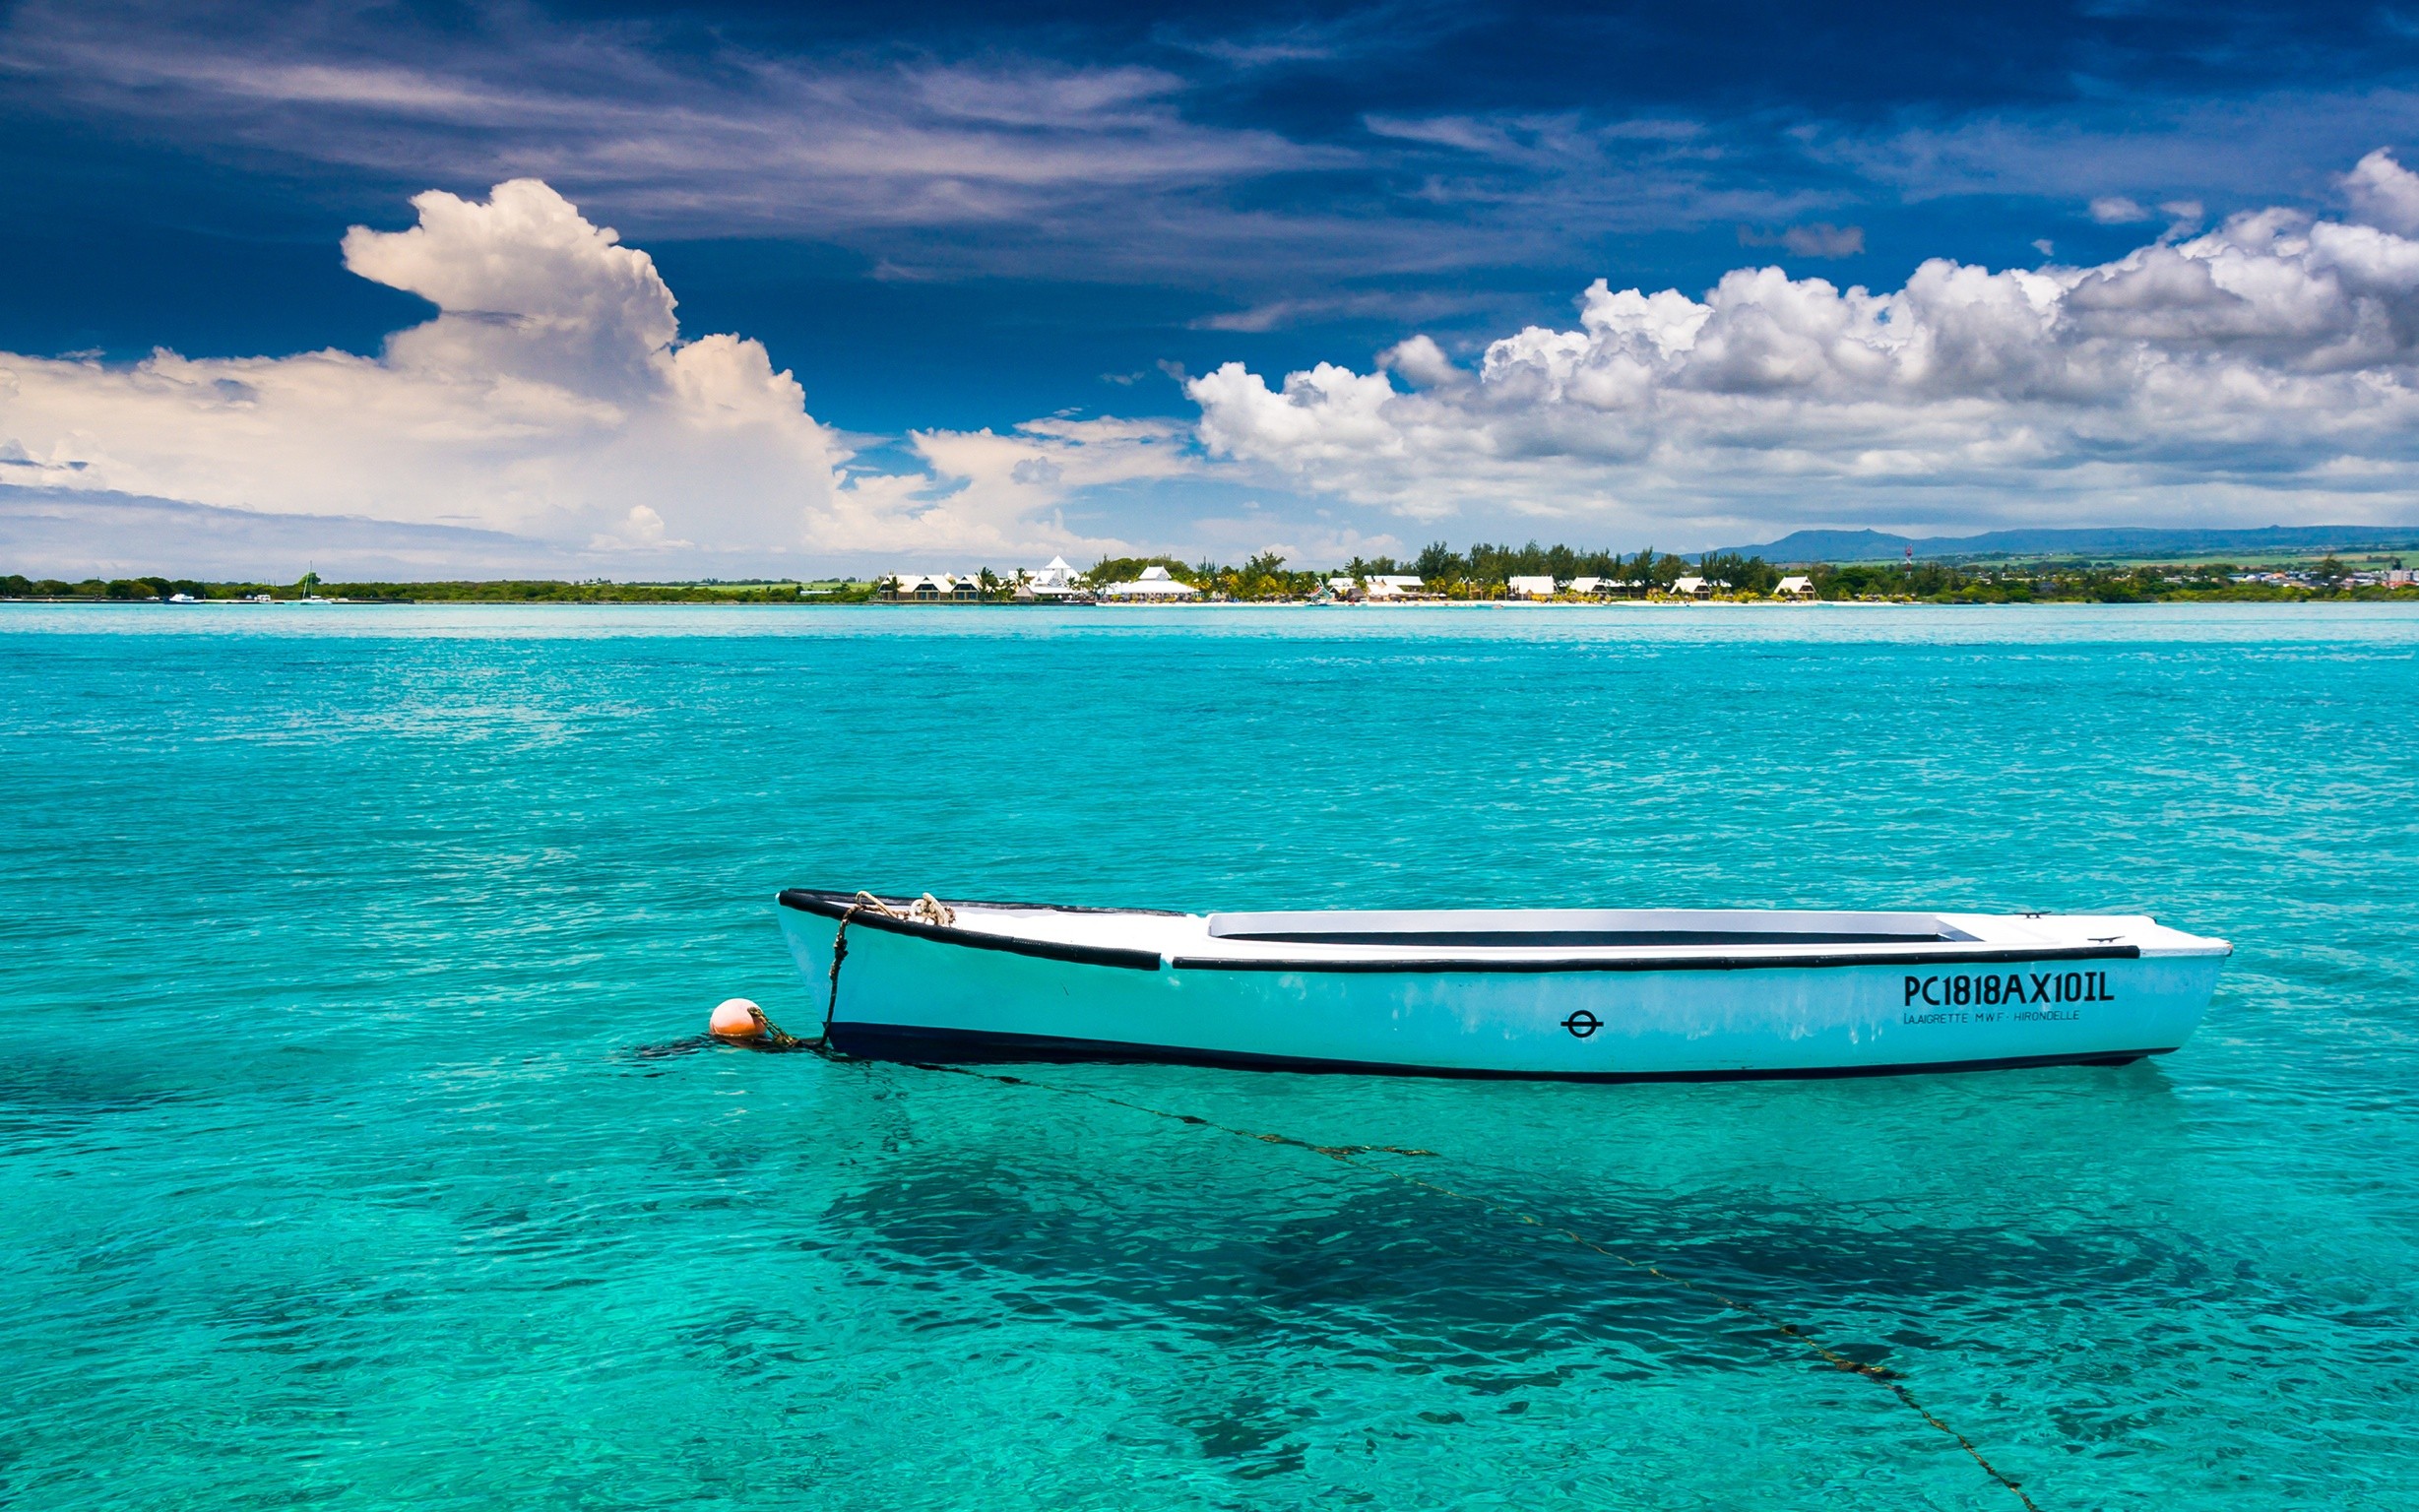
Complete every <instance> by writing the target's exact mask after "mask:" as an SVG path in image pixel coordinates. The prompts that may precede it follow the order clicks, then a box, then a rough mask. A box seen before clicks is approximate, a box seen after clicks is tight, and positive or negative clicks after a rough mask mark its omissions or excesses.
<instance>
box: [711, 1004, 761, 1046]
mask: <svg viewBox="0 0 2419 1512" xmlns="http://www.w3.org/2000/svg"><path fill="white" fill-rule="evenodd" d="M771 1028H772V1026H771V1025H769V1024H767V1023H766V1022H765V1019H764V1010H763V1009H761V1008H759V1007H757V1006H756V1005H755V1004H754V1003H752V1002H749V1001H748V1000H747V999H746V998H744V997H727V998H724V999H723V1000H722V1001H721V1002H720V1003H717V1004H715V1006H714V1017H713V1018H712V1019H710V1020H708V1021H707V1023H706V1033H707V1034H710V1035H712V1036H713V1037H714V1038H715V1039H717V1040H741V1041H750V1040H761V1039H763V1038H764V1037H765V1034H766V1032H767V1031H768V1030H770V1029H771Z"/></svg>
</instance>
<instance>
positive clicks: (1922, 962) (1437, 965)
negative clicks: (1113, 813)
mask: <svg viewBox="0 0 2419 1512" xmlns="http://www.w3.org/2000/svg"><path fill="white" fill-rule="evenodd" d="M859 916H860V917H861V916H862V915H859ZM2140 957H2141V947H2140V946H2138V945H2066V946H2021V947H2019V946H2010V947H2007V948H2005V949H2000V950H1960V951H1946V950H1927V951H1919V952H1911V953H1909V954H1906V955H1886V956H1885V955H1881V954H1879V953H1878V952H1871V951H1868V952H1864V953H1861V954H1857V953H1842V954H1837V955H1792V956H1648V957H1631V958H1628V959H1623V960H1584V959H1583V960H1563V961H1473V960H1468V959H1463V960H1458V961H1453V960H1440V961H1252V960H1246V959H1243V958H1241V957H1227V956H1178V957H1177V958H1176V959H1174V960H1172V961H1170V962H1169V963H1168V964H1169V965H1170V966H1172V967H1174V968H1176V969H1177V970H1178V971H1179V972H1302V973H1337V972H1358V973H1378V974H1384V973H1399V972H1460V973H1471V972H1756V971H1771V970H1775V969H1778V968H1791V969H1796V968H1800V967H1809V966H1826V967H1827V966H1966V965H1975V966H1991V965H1999V964H2004V963H2008V962H2023V961H2135V960H2139V959H2140Z"/></svg>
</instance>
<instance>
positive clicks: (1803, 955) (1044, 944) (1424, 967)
mask: <svg viewBox="0 0 2419 1512" xmlns="http://www.w3.org/2000/svg"><path fill="white" fill-rule="evenodd" d="M857 897H858V895H857V894H855V893H841V892H836V891H830V890H825V889H819V888H801V887H793V888H786V889H784V890H783V891H782V893H781V894H780V898H779V902H780V903H781V904H782V906H783V907H785V908H791V909H796V910H797V911H798V912H800V913H804V914H818V915H820V916H822V917H825V918H830V919H835V920H836V919H841V918H847V919H848V920H849V922H851V923H852V924H856V925H859V926H862V927H864V928H869V929H877V930H880V931H882V932H883V933H886V934H900V935H906V936H908V937H909V938H912V939H926V940H930V941H932V942H933V943H935V944H945V945H963V946H967V947H969V948H971V949H975V950H995V951H1002V952H1005V953H1007V954H1010V955H1019V956H1030V957H1034V958H1037V959H1040V960H1045V961H1063V962H1066V963H1068V964H1070V965H1076V966H1103V967H1112V968H1116V969H1120V970H1124V971H1136V972H1158V971H1161V970H1163V969H1173V970H1176V971H1206V972H1274V973H1282V974H1292V975H1364V976H1387V975H1392V976H1406V975H1416V976H1444V975H1458V976H1468V975H1480V974H1527V975H1540V974H1556V973H1584V972H1609V973H1611V972H1618V973H1634V972H1691V971H1696V972H1702V971H1717V972H1740V971H1804V970H1825V969H1836V968H1842V967H1874V966H1880V967H1906V966H1958V965H1977V966H2000V965H2018V964H2022V963H2025V962H2035V961H2136V960H2140V959H2142V957H2143V951H2142V948H2141V947H2140V946H2138V945H2117V944H2091V945H2046V944H2045V945H1990V946H1984V947H1983V948H1979V949H1977V948H1975V946H1970V945H1969V946H1962V947H1960V945H1958V944H1955V943H1951V942H1942V943H1941V944H1939V945H1933V946H1931V948H1928V949H1920V950H1919V949H1907V950H1901V951H1886V950H1864V951H1829V952H1804V951H1801V952H1795V953H1791V954H1786V955H1778V954H1776V955H1718V956H1717V955H1664V956H1605V955H1593V956H1560V957H1555V956H1548V957H1542V958H1529V959H1519V958H1513V957H1490V956H1477V957H1472V956H1461V957H1431V958H1411V957H1367V956H1363V957H1328V958H1322V959H1313V960H1302V959H1290V958H1282V957H1278V958H1271V957H1253V956H1191V955H1184V956H1169V955H1163V954H1162V953H1161V952H1158V951H1151V950H1137V949H1130V948H1121V947H1117V946H1109V945H1082V944H1075V943H1071V942H1066V941H1058V940H1037V939H1033V938H1030V937H1028V936H1024V935H1013V934H994V933H991V932H989V931H987V930H980V929H961V928H958V927H956V926H954V925H950V924H935V923H929V922H926V921H924V920H923V919H917V918H901V917H898V916H896V915H893V914H884V913H880V912H878V911H869V910H864V909H861V908H859V906H858V904H857V901H856V900H857ZM903 901H904V900H902V902H903ZM944 901H945V902H947V903H949V904H951V905H952V906H954V907H965V908H993V909H1015V910H1028V911H1032V912H1036V913H1052V914H1139V915H1144V916H1149V917H1156V918H1189V917H1196V916H1199V915H1194V914H1184V913H1181V912H1178V911H1175V910H1168V909H1103V908H1090V907H1083V906H1080V905H1069V904H1048V903H1033V904H1028V903H996V902H977V901H975V900H972V899H951V900H944ZM889 902H891V900H887V899H886V900H884V903H885V904H886V905H887V904H888V903H889ZM1976 944H1977V945H1981V944H1982V942H1979V941H1978V942H1976ZM1613 948H1619V947H1613ZM2223 953H2227V952H2199V951H2194V952H2170V951H2164V950H2162V951H2159V952H2157V953H2156V954H2157V955H2158V956H2159V957H2165V956H2168V955H2172V954H2191V955H2199V954H2223Z"/></svg>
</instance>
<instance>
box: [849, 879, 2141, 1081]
mask: <svg viewBox="0 0 2419 1512" xmlns="http://www.w3.org/2000/svg"><path fill="white" fill-rule="evenodd" d="M862 916H863V915H862V914H859V917H860V918H861V917H862ZM827 1033H828V1034H829V1036H830V1040H831V1045H832V1048H834V1049H836V1050H839V1051H840V1052H842V1053H843V1054H847V1055H856V1056H859V1057H861V1058H863V1059H866V1060H897V1061H945V1062H958V1063H967V1064H994V1065H995V1064H1001V1063H1005V1062H1014V1061H1056V1062H1062V1063H1063V1062H1078V1061H1093V1062H1112V1063H1121V1064H1129V1065H1130V1064H1149V1065H1177V1066H1216V1067H1220V1068H1223V1069H1226V1070H1234V1071H1299V1072H1305V1073H1309V1074H1314V1075H1328V1074H1335V1075H1351V1076H1435V1077H1449V1078H1452V1079H1455V1080H1459V1081H1486V1082H1779V1081H1818V1080H1830V1079H1835V1078H1840V1077H1850V1076H1915V1075H1922V1074H1926V1073H1931V1072H1941V1071H2012V1070H2020V1069H2024V1068H2027V1067H2033V1066H2123V1065H2130V1064H2132V1063H2133V1062H2134V1061H2136V1060H2139V1059H2141V1058H2142V1057H2143V1056H2145V1055H2165V1054H2167V1053H2169V1052H2170V1051H2172V1050H2173V1049H2174V1048H2175V1046H2173V1045H2166V1046H2163V1047H2160V1048H2157V1049H2141V1050H2105V1051H2095V1052H2092V1053H2089V1054H2076V1055H2010V1056H2004V1057H2002V1058H2000V1059H1997V1060H1935V1061H1923V1062H1920V1063H1917V1064H1912V1065H1864V1066H1809V1067H1803V1068H1792V1069H1764V1070H1738V1071H1497V1070H1479V1069H1474V1068H1470V1067H1460V1066H1407V1065H1399V1064H1393V1063H1389V1062H1385V1061H1369V1060H1317V1059H1311V1058H1306V1057H1303V1056H1298V1055H1258V1054H1253V1053H1251V1052H1249V1051H1244V1050H1209V1049H1192V1048H1187V1047H1185V1046H1181V1045H1159V1044H1128V1043H1124V1042H1121V1041H1118V1040H1070V1039H1062V1038H1059V1037H1057V1036H1054V1035H1014V1034H1002V1033H998V1032H996V1031H991V1030H979V1029H929V1028H923V1027H919V1026H916V1025H908V1024H850V1023H839V1022H836V1023H834V1024H833V1025H832V1026H831V1028H830V1030H829V1031H828V1032H827Z"/></svg>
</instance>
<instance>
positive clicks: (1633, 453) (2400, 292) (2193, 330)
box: [1186, 154, 2419, 533]
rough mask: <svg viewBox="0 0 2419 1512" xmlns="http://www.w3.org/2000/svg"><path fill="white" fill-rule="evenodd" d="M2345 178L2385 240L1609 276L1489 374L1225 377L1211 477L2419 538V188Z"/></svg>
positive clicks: (2287, 229) (2229, 238)
mask: <svg viewBox="0 0 2419 1512" xmlns="http://www.w3.org/2000/svg"><path fill="white" fill-rule="evenodd" d="M2351 187H2352V192H2353V198H2354V200H2355V203H2356V204H2358V205H2359V206H2360V207H2361V208H2362V213H2363V215H2364V216H2365V217H2366V218H2367V219H2368V220H2370V221H2378V222H2383V223H2374V224H2372V223H2358V222H2349V221H2326V220H2314V219H2312V218H2310V217H2308V216H2305V215H2301V214H2299V213H2295V212H2289V211H2274V210H2271V211H2263V212H2258V213H2251V214H2244V215H2239V216H2236V217H2234V218H2232V219H2231V220H2229V221H2226V222H2225V223H2224V224H2223V225H2222V226H2220V227H2218V228H2217V229H2215V230H2213V231H2210V232H2208V233H2206V234H2204V235H2200V236H2197V237H2195V238H2193V239H2190V240H2173V239H2162V240H2161V241H2160V242H2157V243H2154V244H2152V245H2148V246H2144V247H2142V248H2139V249H2138V250H2136V251H2134V252H2133V253H2131V254H2129V255H2127V256H2125V257H2123V258H2120V259H2117V260H2116V261H2114V262H2110V263H2107V264H2103V265H2100V266H2097V267H2087V268H2083V267H2057V266H2052V267H2047V268H2042V269H2039V270H2032V271H2026V270H2010V271H2005V272H1992V271H1991V270H1989V269H1985V268H1979V267H1972V266H1967V265H1963V264H1959V263H1955V262H1950V261H1946V260H1940V259H1936V260H1933V261H1930V262H1927V263H1925V264H1923V265H1922V266H1921V267H1920V268H1918V269H1917V270H1916V272H1915V274H1914V275H1913V277H1911V278H1910V279H1909V280H1908V281H1907V283H1906V284H1905V285H1904V286H1903V287H1901V288H1898V289H1895V290H1888V291H1881V292H1876V291H1873V290H1869V289H1867V288H1864V287H1862V286H1854V287H1848V288H1841V287H1839V286H1837V285H1835V284H1831V283H1830V282H1828V281H1826V280H1822V279H1818V278H1808V279H1792V278H1790V277H1788V276H1787V275H1786V274H1785V273H1783V272H1782V271H1781V270H1779V269H1777V268H1744V269H1740V270H1737V271H1735V272H1733V273H1730V274H1728V275H1726V276H1725V277H1724V278H1723V279H1722V280H1721V282H1720V283H1719V284H1716V285H1715V286H1714V287H1713V288H1712V289H1711V290H1709V291H1708V292H1707V293H1706V294H1705V295H1704V297H1703V298H1701V299H1697V298H1690V297H1688V296H1687V295H1686V294H1683V293H1680V292H1678V291H1676V290H1671V289H1665V290H1663V291H1661V292H1658V293H1652V294H1649V293H1645V292H1643V291H1641V290H1639V289H1635V288H1630V289H1615V288H1613V287H1612V286H1611V285H1610V284H1609V283H1608V282H1606V281H1603V280H1599V281H1598V282H1597V283H1596V284H1594V286H1592V287H1591V288H1589V289H1588V290H1587V292H1586V293H1585V294H1584V295H1583V296H1582V297H1581V299H1580V301H1579V304H1580V314H1579V322H1578V326H1577V329H1575V330H1556V329H1549V328H1546V327H1530V328H1528V329H1526V330H1523V331H1519V332H1516V333H1514V334H1512V335H1509V336H1506V337H1503V338H1502V339H1500V340H1498V341H1496V342H1495V343H1494V344H1493V345H1492V346H1490V347H1488V348H1487V349H1486V352H1485V354H1484V356H1483V357H1482V358H1481V360H1480V361H1479V363H1478V365H1477V371H1476V373H1475V374H1467V373H1464V372H1463V371H1462V370H1460V369H1458V368H1455V367H1454V366H1453V365H1452V364H1450V363H1447V362H1445V361H1444V360H1443V358H1442V353H1441V352H1440V351H1437V350H1436V349H1435V348H1434V347H1433V345H1432V344H1426V345H1422V344H1420V343H1418V342H1416V341H1415V342H1410V343H1405V344H1403V345H1401V346H1398V347H1394V348H1392V349H1391V350H1390V351H1389V352H1388V353H1386V354H1385V356H1384V357H1383V358H1381V363H1380V369H1379V370H1377V371H1372V372H1369V373H1362V372H1358V371H1355V370H1354V369H1352V368H1350V367H1348V366H1342V365H1338V364H1335V363H1319V364H1317V365H1315V366H1313V367H1310V368H1308V369H1305V370H1304V371H1300V372H1295V373H1292V374H1289V375H1287V376H1286V377H1285V378H1284V379H1283V380H1282V382H1280V383H1277V384H1275V385H1271V384H1270V383H1269V382H1268V381H1267V380H1266V379H1265V378H1263V377H1262V376H1260V375H1259V374H1257V373H1254V372H1251V371H1249V370H1248V369H1246V368H1245V367H1244V366H1243V365H1242V364H1241V363H1235V362H1230V363H1228V364H1226V365H1225V366H1223V367H1220V368H1218V369H1217V370H1216V371H1214V372H1211V373H1208V374H1205V375H1203V376H1201V377H1198V378H1194V379H1192V380H1191V381H1190V382H1189V383H1188V385H1187V388H1186V392H1187V393H1188V395H1189V396H1190V397H1191V398H1192V399H1193V401H1194V402H1195V403H1196V404H1198V405H1199V406H1200V409H1201V421H1200V430H1201V435H1202V438H1203V440H1204V442H1205V443H1206V445H1207V446H1208V448H1209V450H1210V452H1211V454H1212V455H1213V456H1217V457H1221V458H1225V459H1229V460H1232V461H1233V462H1236V463H1240V464H1243V465H1245V466H1248V467H1250V468H1253V469H1257V470H1259V471H1261V472H1263V473H1267V474H1270V475H1272V476H1276V477H1281V478H1284V479H1286V480H1289V481H1291V482H1292V483H1294V484H1296V485H1298V486H1303V487H1306V488H1308V489H1311V490H1314V491H1317V492H1321V493H1325V494H1328V495H1330V496H1334V497H1340V498H1343V499H1347V500H1352V501H1356V502H1359V503H1363V504H1368V505H1376V506H1381V507H1384V508H1387V509H1390V510H1393V511H1396V512H1399V513H1401V514H1405V515H1408V516H1411V517H1414V518H1420V519H1429V518H1436V517H1441V516H1445V515H1449V514H1455V513H1466V514H1478V513H1481V512H1484V513H1488V514H1496V515H1500V514H1501V513H1503V512H1507V511H1508V512H1514V513H1527V514H1532V515H1539V516H1563V517H1579V518H1585V519H1587V520H1589V521H1590V522H1591V523H1592V524H1593V525H1594V526H1595V527H1596V529H1597V530H1598V531H1599V533H1604V532H1605V531H1606V528H1619V527H1622V526H1631V525H1634V526H1637V527H1640V528H1645V529H1652V528H1653V527H1654V526H1655V525H1657V524H1659V523H1667V522H1679V523H1682V524H1684V525H1685V524H1687V523H1689V522H1694V523H1697V524H1700V525H1704V526H1705V527H1706V528H1708V529H1714V528H1717V527H1718V526H1720V525H1722V524H1726V523H1731V522H1738V523H1753V524H1760V525H1782V524H1788V523H1791V522H1802V521H1810V520H1818V519H1831V520H1840V519H1853V520H1857V521H1859V522H1860V523H1862V522H1867V521H1874V522H1888V521H1896V522H1915V521H1921V520H1924V519H1928V518H1953V519H1958V520H1961V521H1964V522H1983V521H1989V520H1992V519H1994V518H1997V519H2006V520H2035V521H2049V520H2058V519H2078V520H2095V521H2101V522H2105V521H2108V520H2113V519H2119V518H2123V519H2127V520H2156V519H2168V520H2179V521H2191V520H2200V519H2208V518H2213V517H2224V518H2228V519H2243V520H2251V521H2255V522H2257V523H2267V522H2268V521H2270V520H2291V519H2304V520H2307V519H2311V518H2314V516H2328V517H2334V518H2345V519H2363V518H2366V519H2380V518H2399V517H2401V516H2402V515H2404V514H2407V513H2409V510H2408V507H2407V505H2406V504H2405V503H2404V501H2405V500H2406V499H2407V498H2408V497H2409V494H2410V490H2411V488H2412V487H2413V486H2414V485H2419V240H2413V239H2409V238H2407V237H2406V236H2405V235H2404V234H2402V233H2401V232H2399V231H2397V230H2396V229H2394V228H2393V227H2394V226H2395V225H2403V226H2407V225H2408V224H2409V222H2408V221H2402V220H2397V219H2396V218H2397V217H2400V216H2402V215H2403V214H2404V212H2405V207H2409V208H2411V209H2414V210H2419V175H2413V174H2412V173H2410V172H2409V171H2407V170H2405V169H2403V168H2402V167H2401V166H2400V165H2399V164H2397V163H2395V162H2394V161H2393V159H2392V158H2390V157H2387V156H2385V155H2382V154H2380V155H2372V156H2371V157H2370V158H2367V159H2364V160H2363V162H2362V165H2361V167H2360V169H2358V170H2357V172H2356V174H2355V177H2354V179H2353V181H2352V186H2351ZM2167 209H2168V210H2169V213H2170V214H2176V215H2181V214H2183V213H2185V212H2187V211H2190V212H2193V213H2197V212H2198V210H2199V207H2197V206H2182V205H2177V206H2170V207H2167ZM2173 235H2174V232H2172V231H2171V232H2170V237H2172V236H2173ZM1390 374H1391V375H1393V376H1390ZM1394 376H1399V377H1401V378H1403V379H1405V380H1407V381H1409V382H1410V383H1411V384H1413V385H1415V386H1416V387H1414V388H1413V389H1412V390H1411V391H1410V392H1404V391H1402V390H1401V389H1398V388H1397V387H1396V384H1395V382H1394Z"/></svg>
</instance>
